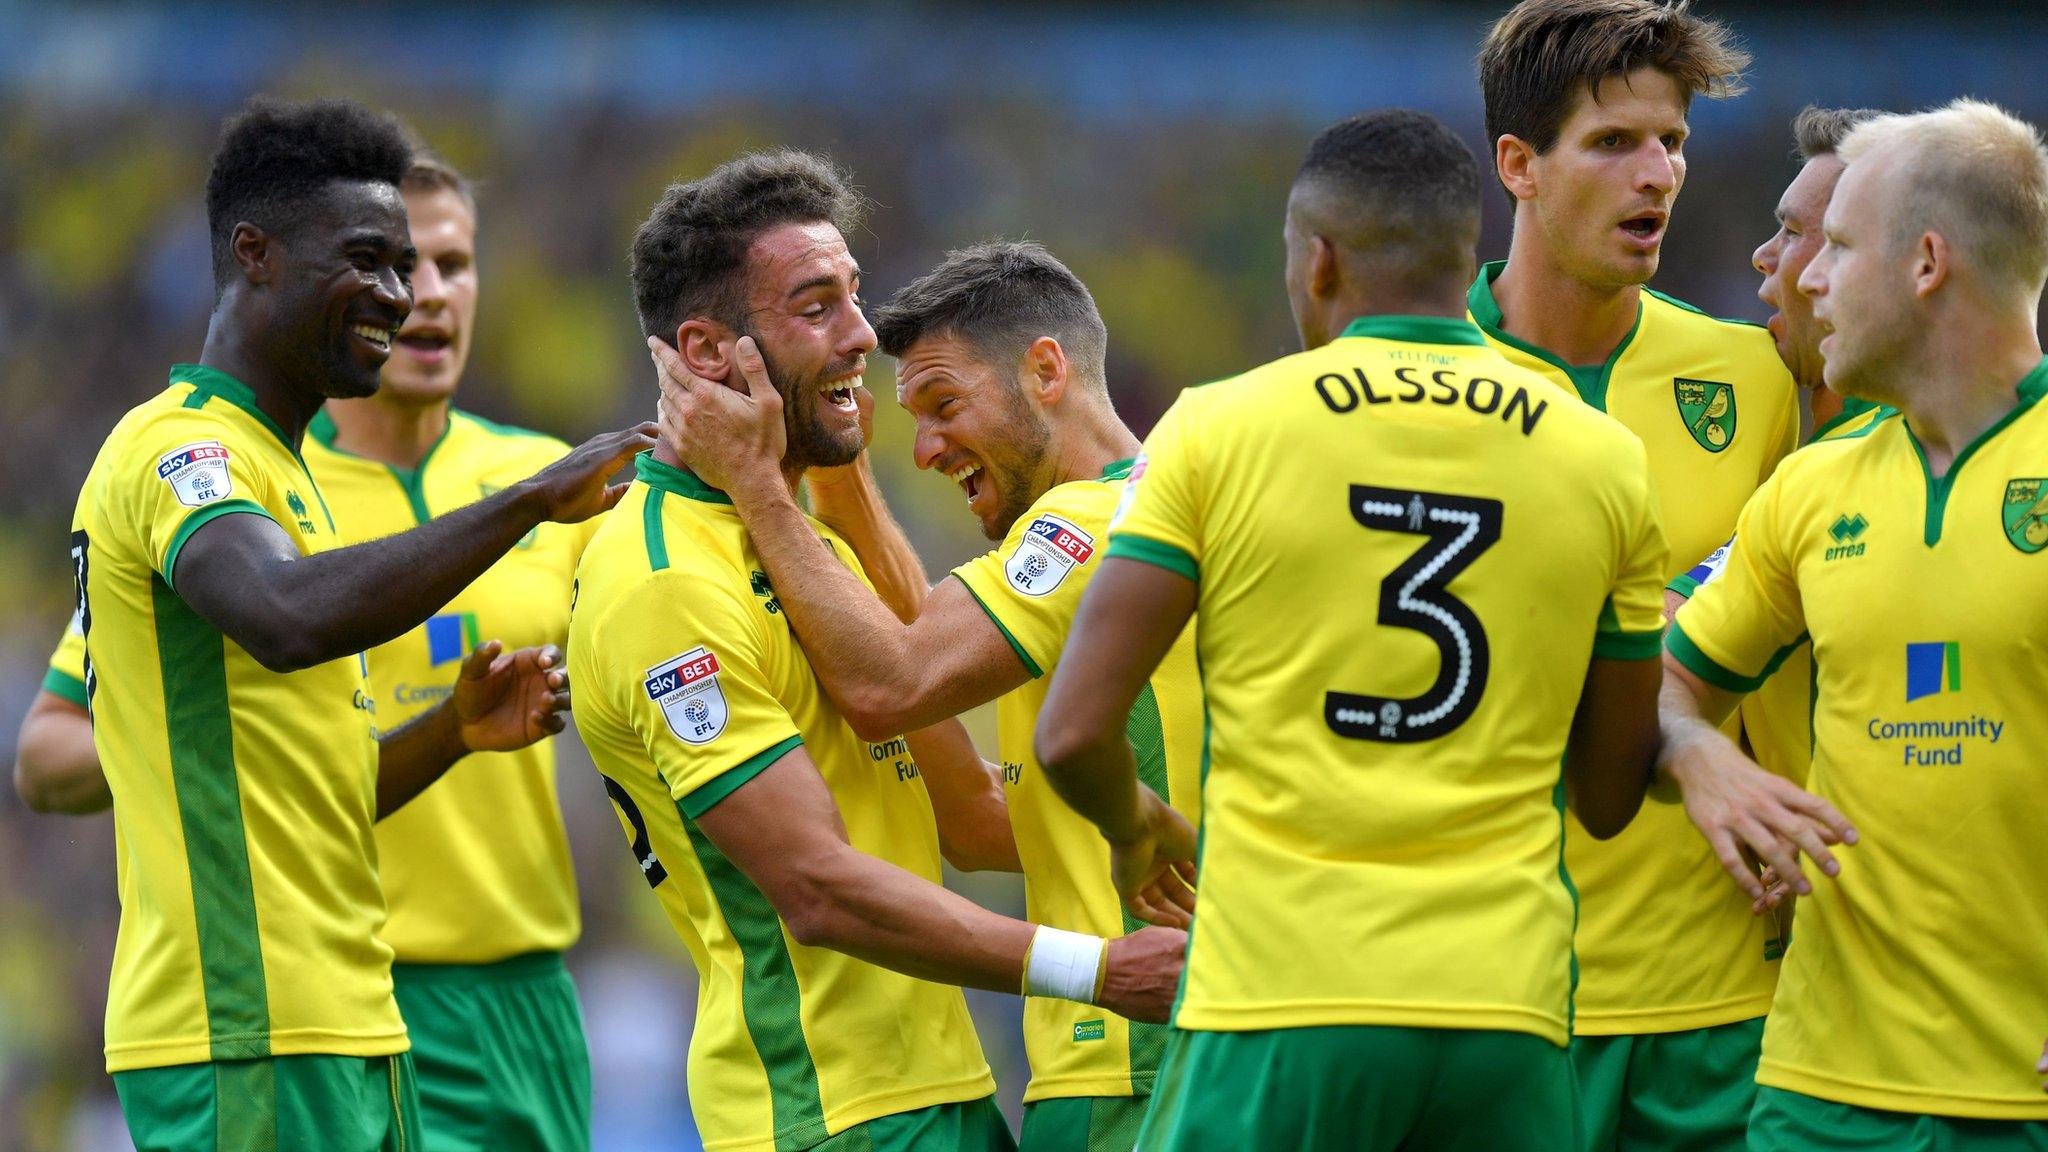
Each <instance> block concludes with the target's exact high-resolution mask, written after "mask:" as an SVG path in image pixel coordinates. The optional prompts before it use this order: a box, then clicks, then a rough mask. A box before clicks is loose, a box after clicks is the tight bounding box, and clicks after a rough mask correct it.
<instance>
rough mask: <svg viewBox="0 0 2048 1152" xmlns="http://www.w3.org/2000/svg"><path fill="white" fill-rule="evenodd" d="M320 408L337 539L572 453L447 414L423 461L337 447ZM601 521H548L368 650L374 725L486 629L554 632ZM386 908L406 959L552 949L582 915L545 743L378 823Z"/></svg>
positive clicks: (316, 422) (445, 783) (318, 474)
mask: <svg viewBox="0 0 2048 1152" xmlns="http://www.w3.org/2000/svg"><path fill="white" fill-rule="evenodd" d="M334 435H335V429H334V421H333V420H332V419H330V418H329V417H328V416H327V414H326V413H325V412H322V413H321V414H320V415H318V416H316V417H314V418H313V423H312V426H311V427H310V428H308V429H307V436H306V448H305V456H306V467H307V468H308V469H309V470H310V471H311V472H312V474H313V478H314V479H315V480H317V481H319V483H320V490H321V491H322V492H324V493H326V494H327V498H328V499H329V500H331V501H332V502H333V503H334V506H335V507H337V508H339V509H341V516H340V518H339V528H340V532H341V542H342V543H343V544H359V543H362V542H363V541H366V540H374V539H377V538H378V537H381V536H389V535H392V534H394V533H398V532H404V531H406V530H408V529H410V528H413V527H415V526H417V525H419V524H424V523H426V522H427V521H428V520H429V519H431V518H433V517H435V516H439V515H441V514H443V513H446V512H451V511H453V510H455V509H456V508H460V507H462V506H463V505H465V504H468V503H470V502H472V501H475V500H479V499H481V498H483V497H485V496H488V495H490V494H491V493H493V492H496V491H498V490H499V489H501V488H505V487H509V486H511V485H512V484H515V483H517V482H519V481H520V480H523V479H525V478H526V477H528V476H530V475H532V474H533V473H534V472H536V471H539V470H540V469H541V468H543V467H545V466H547V465H548V464H551V463H553V462H554V461H555V460H556V459H557V458H559V457H560V456H562V455H563V454H564V453H566V452H567V451H568V450H569V449H568V446H567V445H566V444H563V443H562V442H561V441H559V440H556V439H554V438H553V437H551V436H542V435H540V434H538V433H534V432H527V431H525V430H523V429H518V428H508V427H505V426H503V425H499V424H494V423H491V422H489V421H487V420H484V419H482V418H480V417H476V416H472V415H470V414H469V413H467V412H460V411H450V412H449V414H448V429H447V431H446V432H445V433H443V434H442V436H441V439H440V440H439V441H437V442H436V443H435V444H434V446H433V447H432V448H431V449H429V450H428V452H427V455H426V456H425V458H423V459H422V460H421V461H420V465H419V467H418V468H417V469H414V470H412V471H403V470H400V469H396V468H392V467H389V466H387V465H385V464H381V463H378V462H377V461H374V460H366V459H363V458H362V457H360V456H354V455H351V454H349V453H348V452H345V451H342V450H341V449H338V448H335V447H334ZM595 530H596V522H595V521H586V522H584V523H582V524H543V525H541V526H540V527H538V528H535V529H534V530H533V531H532V532H530V533H528V534H527V535H526V538H525V539H523V540H521V541H520V542H519V543H518V545H517V546H515V547H514V548H513V549H512V550H511V551H510V552H507V553H506V554H505V557H504V558H503V559H502V560H499V561H498V562H497V563H496V564H493V565H492V566H491V567H490V569H489V570H488V571H486V572H485V573H484V574H483V575H482V576H479V577H477V579H476V581H475V582H474V583H472V584H471V585H470V586H469V587H467V588H465V589H463V590H462V592H460V593H459V594H457V596H456V597H455V599H453V600H451V601H449V602H448V604H447V605H446V606H445V607H443V608H442V609H441V611H440V612H438V613H436V614H435V615H434V616H433V617H432V618H431V619H429V620H427V622H426V623H424V624H422V625H421V626H420V627H418V628H415V629H413V630H412V631H411V632H408V633H406V634H405V635H403V636H400V637H398V638H397V639H395V640H392V641H389V642H388V643H385V644H382V645H379V646H378V647H377V648H375V649H372V650H371V652H370V653H369V661H370V690H371V692H372V694H373V695H374V696H375V698H376V701H377V722H378V724H379V725H381V726H383V727H385V728H396V727H397V726H399V725H400V724H403V723H405V722H406V721H407V720H410V719H412V718H413V717H414V716H416V715H418V714H420V713H421V712H424V711H426V710H427V709H429V708H431V707H433V706H434V705H436V704H438V703H440V702H441V701H442V700H444V699H446V698H447V697H448V695H449V693H450V692H451V691H452V690H453V685H454V683H455V675H456V673H457V671H458V670H459V669H460V668H461V667H462V660H463V658H464V657H465V656H467V655H469V653H470V651H471V650H472V649H474V648H475V647H476V645H477V644H478V643H479V642H481V641H484V640H502V641H504V642H505V646H506V648H507V650H510V649H513V648H522V647H528V646H534V645H540V644H561V643H564V642H566V640H567V639H568V635H569V587H570V584H571V582H572V581H573V580H574V579H575V576H576V560H577V557H579V556H580V555H582V552H583V545H584V542H585V541H587V540H588V539H589V537H590V533H591V532H593V531H595ZM377 853H378V858H379V866H378V872H379V875H380V876H381V878H382V880H383V884H384V898H385V900H386V902H387V903H389V905H390V909H391V911H390V919H389V921H387V922H386V923H385V925H384V933H383V935H384V940H385V942H386V943H388V944H390V945H391V947H392V949H393V950H394V951H395V952H396V953H397V958H398V959H399V960H400V961H402V962H406V963H433V964H481V963H489V962H491V961H495V960H503V959H506V958H508V957H512V956H518V955H521V954H523V953H527V952H559V951H562V950H563V949H565V948H567V947H569V945H571V944H573V943H575V942H576V935H577V932H578V929H579V927H580V921H579V919H578V913H577V907H576V877H575V872H574V869H573V867H572V865H571V863H570V859H569V840H568V835H567V833H566V832H565V831H564V830H563V827H562V812H561V807H560V805H559V804H558V802H557V801H556V798H555V749H554V742H553V741H552V740H543V741H541V742H539V743H537V744H533V745H530V746H528V747H526V748H522V749H520V750H519V751H517V752H476V753H472V754H470V755H468V756H465V757H463V758H462V760H460V761H458V762H457V763H456V765H455V766H454V767H453V768H450V769H449V770H448V772H447V774H446V775H444V776H442V777H441V779H439V780H437V781H435V782H434V786H433V787H431V788H429V789H427V790H426V791H425V792H422V793H420V795H419V796H418V797H416V798H414V799H413V800H412V802H411V803H409V804H407V805H406V806H405V807H403V808H401V809H399V810H398V811H397V812H395V813H393V814H392V815H391V816H390V817H388V818H387V819H385V820H382V821H380V822H379V823H378V824H377Z"/></svg>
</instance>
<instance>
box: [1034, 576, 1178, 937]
mask: <svg viewBox="0 0 2048 1152" xmlns="http://www.w3.org/2000/svg"><path fill="white" fill-rule="evenodd" d="M1195 599H1196V588H1195V583H1194V581H1192V580H1189V579H1188V578H1187V577H1185V576H1182V575H1180V574H1179V573H1177V572H1169V571H1167V570H1166V569H1164V568H1157V567H1154V566H1153V565H1150V564H1146V563H1144V562H1142V561H1138V560H1131V559H1126V558H1124V557H1119V556H1110V557H1108V558H1107V559H1105V560H1104V561H1103V562H1102V571H1100V572H1098V573H1096V574H1095V580H1094V582H1093V583H1091V584H1090V585H1089V586H1088V591H1087V593H1086V594H1084V595H1083V596H1082V597H1081V610H1080V613H1079V614H1078V615H1077V616H1076V617H1075V618H1074V630H1073V633H1072V635H1071V636H1070V637H1069V639H1068V641H1067V648H1066V652H1065V654H1064V656H1063V657H1062V658H1061V660H1060V665H1059V667H1058V668H1057V669H1055V670H1054V672H1053V677H1052V687H1051V689H1050V690H1049V691H1048V692H1047V693H1046V698H1045V707H1044V708H1042V709H1040V711H1039V713H1038V732H1037V748H1038V762H1039V763H1040V764H1042V765H1044V766H1045V778H1046V780H1047V781H1048V782H1049V783H1050V784H1051V785H1052V786H1053V790H1054V791H1056V792H1058V793H1059V794H1060V798H1061V799H1062V800H1065V801H1066V802H1067V803H1068V804H1069V805H1071V806H1072V807H1073V809H1074V811H1076V812H1079V813H1080V814H1081V815H1082V816H1085V817H1087V818H1088V820H1090V821H1091V822H1093V823H1094V825H1095V826H1096V827H1097V828H1099V829H1101V831H1102V836H1103V839H1105V840H1108V841H1109V848H1110V867H1111V871H1112V872H1113V873H1114V876H1115V880H1116V886H1117V891H1118V892H1120V893H1122V894H1123V898H1124V903H1125V904H1127V905H1128V906H1129V907H1130V909H1131V911H1132V912H1134V913H1136V914H1137V915H1139V916H1141V917H1143V918H1145V919H1147V920H1150V921H1152V922H1154V923H1161V924H1178V923H1186V922H1187V919H1188V913H1190V912H1192V911H1193V910H1194V893H1193V891H1192V890H1191V889H1190V888H1189V887H1188V886H1187V885H1186V884H1185V883H1184V882H1183V881H1185V880H1187V879H1189V878H1191V877H1192V875H1193V867H1194V859H1195V834H1194V828H1193V827H1192V826H1190V825H1189V824H1188V822H1187V819H1186V818H1185V817H1183V816H1181V814H1180V813H1178V812H1175V811H1174V810H1173V809H1172V807H1170V806H1169V805H1168V804H1167V803H1166V801H1164V800H1162V799H1160V798H1159V796H1158V794H1157V793H1155V792H1153V791H1152V790H1151V789H1150V788H1147V787H1145V786H1144V785H1143V784H1141V783H1139V781H1138V764H1137V761H1136V760H1135V759H1133V758H1132V755H1131V745H1130V742H1129V741H1128V740H1127V739H1125V736H1124V726H1125V723H1126V718H1127V717H1129V716H1130V713H1131V705H1132V704H1133V703H1135V702H1136V701H1137V699H1138V693H1139V692H1141V691H1143V690H1144V687H1145V682H1146V680H1147V679H1148V678H1149V677H1150V676H1151V675H1152V671H1153V669H1155V668H1157V667H1158V666H1159V662H1160V661H1161V660H1162V659H1164V658H1165V656H1166V653H1167V650H1168V649H1170V648H1172V647H1173V642H1174V640H1175V639H1177V638H1178V637H1179V636H1180V633H1181V630H1182V629H1183V628H1185V627H1186V626H1187V622H1188V619H1189V618H1190V617H1192V616H1193V615H1194V614H1195Z"/></svg>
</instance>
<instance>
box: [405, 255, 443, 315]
mask: <svg viewBox="0 0 2048 1152" xmlns="http://www.w3.org/2000/svg"><path fill="white" fill-rule="evenodd" d="M447 303H448V282H447V281H446V280H443V279H442V278H441V269H440V268H439V267H437V266H436V265H435V264H434V262H433V261H432V260H428V261H426V262H424V263H422V264H421V265H420V266H419V267H418V268H415V269H413V273H412V306H413V307H414V308H418V309H421V310H435V309H439V308H443V307H445V306H446V305H447Z"/></svg>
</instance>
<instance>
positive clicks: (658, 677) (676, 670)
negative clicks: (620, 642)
mask: <svg viewBox="0 0 2048 1152" xmlns="http://www.w3.org/2000/svg"><path fill="white" fill-rule="evenodd" d="M642 686H643V687H644V688H646V689H647V698H648V699H649V700H652V701H654V702H655V703H656V704H658V705H660V707H661V715H662V718H663V719H665V720H667V721H668V727H669V731H671V732H673V733H675V735H676V739H678V740H681V741H682V742H683V743H685V744H709V743H710V742H711V741H713V740H716V739H717V738H718V734H719V733H721V732H723V731H725V721H726V715H727V712H726V705H725V693H724V691H723V690H721V689H720V688H719V686H718V657H717V656H715V655H713V654H712V652H711V650H710V649H708V648H704V647H702V646H699V647H696V648H692V649H690V650H689V651H688V652H685V653H683V654H682V655H681V656H677V657H675V658H674V659H672V660H664V661H662V662H661V663H660V664H657V665H655V666H654V667H652V668H650V669H648V670H647V680H646V682H645V683H644V684H643V685H642Z"/></svg>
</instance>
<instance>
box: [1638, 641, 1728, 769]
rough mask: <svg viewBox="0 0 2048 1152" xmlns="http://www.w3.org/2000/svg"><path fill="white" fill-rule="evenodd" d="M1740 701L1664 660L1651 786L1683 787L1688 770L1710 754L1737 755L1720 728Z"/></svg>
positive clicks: (1706, 758)
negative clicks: (1728, 753)
mask: <svg viewBox="0 0 2048 1152" xmlns="http://www.w3.org/2000/svg"><path fill="white" fill-rule="evenodd" d="M1739 701H1740V698H1739V697H1737V696H1736V695H1735V694H1734V693H1731V692H1724V691H1722V690H1720V689H1716V688H1713V687H1711V686H1709V685H1706V684H1704V683H1702V682H1701V681H1699V680H1698V679H1697V678H1695V677H1693V676H1692V675H1691V674H1690V673H1687V672H1686V671H1685V670H1684V669H1683V668H1681V667H1679V666H1678V665H1676V664H1675V663H1673V662H1671V661H1670V660H1669V659H1667V660H1666V662H1665V664H1664V684H1663V687H1662V688H1660V689H1659V690H1658V693H1657V725H1658V734H1659V737H1660V739H1659V745H1658V749H1657V766H1656V773H1655V776H1654V777H1653V779H1652V787H1653V788H1655V787H1656V786H1657V785H1658V784H1660V783H1671V784H1677V785H1678V786H1680V787H1681V788H1683V786H1684V785H1685V784H1686V782H1687V778H1688V776H1689V775H1690V774H1691V773H1693V772H1696V771H1698V770H1700V769H1701V768H1702V767H1703V766H1705V765H1706V764H1707V763H1709V762H1710V759H1711V754H1712V753H1714V752H1716V751H1720V750H1723V749H1726V750H1730V751H1734V752H1736V753H1738V754H1740V751H1741V750H1740V749H1739V748H1737V747H1736V744H1735V741H1733V740H1731V739H1729V737H1728V734H1727V733H1726V732H1723V731H1721V729H1720V727H1719V725H1720V723H1721V722H1722V721H1723V720H1725V719H1727V717H1728V714H1729V713H1730V712H1733V711H1734V710H1735V705H1736V704H1737V703H1738V702H1739Z"/></svg>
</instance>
